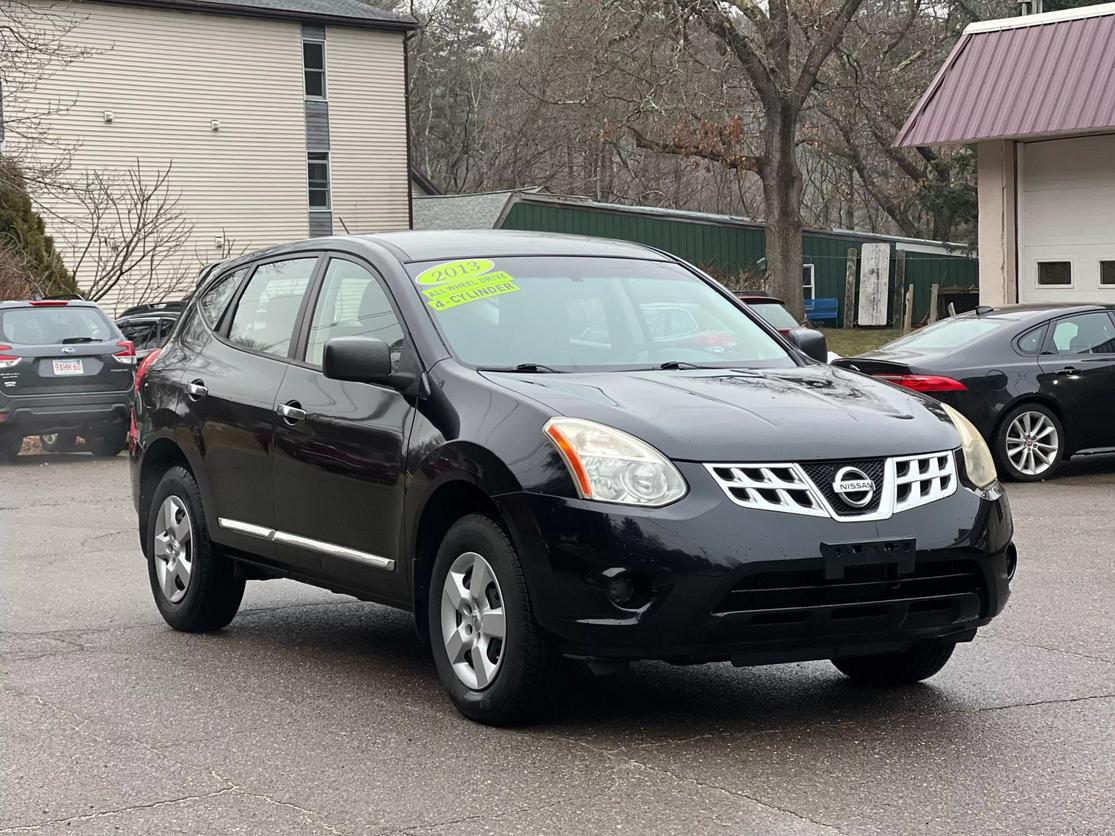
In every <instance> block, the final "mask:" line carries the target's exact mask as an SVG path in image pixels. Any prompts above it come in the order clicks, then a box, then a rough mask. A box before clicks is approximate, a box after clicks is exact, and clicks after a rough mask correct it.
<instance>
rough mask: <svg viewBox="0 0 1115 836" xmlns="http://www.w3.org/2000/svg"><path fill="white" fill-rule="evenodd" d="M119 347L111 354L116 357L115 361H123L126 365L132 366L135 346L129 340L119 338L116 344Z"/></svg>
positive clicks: (134, 358) (134, 362)
mask: <svg viewBox="0 0 1115 836" xmlns="http://www.w3.org/2000/svg"><path fill="white" fill-rule="evenodd" d="M116 347H117V348H118V349H120V350H119V351H117V352H116V353H115V354H113V355H112V356H113V357H115V358H116V362H117V363H123V364H124V365H126V366H134V365H135V364H136V347H135V344H134V343H133V342H132V341H131V340H121V341H120V342H118V343H117V344H116Z"/></svg>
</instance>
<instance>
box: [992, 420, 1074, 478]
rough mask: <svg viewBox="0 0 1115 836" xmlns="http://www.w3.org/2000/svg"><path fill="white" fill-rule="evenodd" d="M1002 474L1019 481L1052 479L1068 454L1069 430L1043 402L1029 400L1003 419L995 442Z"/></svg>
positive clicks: (994, 446) (996, 454)
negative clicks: (1067, 440)
mask: <svg viewBox="0 0 1115 836" xmlns="http://www.w3.org/2000/svg"><path fill="white" fill-rule="evenodd" d="M993 448H994V452H995V458H996V460H997V462H998V465H999V471H1000V473H1001V474H1002V475H1003V476H1005V477H1006V478H1008V479H1012V480H1014V481H1017V482H1036V481H1038V480H1040V479H1048V478H1050V477H1051V476H1053V474H1054V473H1055V472H1056V470H1057V468H1058V467H1059V466H1060V464H1061V460H1062V458H1063V457H1064V448H1065V431H1064V428H1063V427H1062V426H1061V422H1060V421H1059V420H1058V418H1057V416H1056V415H1055V414H1053V412H1051V411H1050V410H1049V409H1047V408H1046V407H1045V406H1042V405H1041V404H1036V403H1027V404H1022V405H1020V406H1018V407H1016V408H1015V409H1013V410H1012V411H1011V412H1010V413H1008V414H1007V416H1006V417H1005V418H1004V419H1003V423H1002V424H1001V425H1000V426H999V430H998V432H997V433H996V436H995V443H994V445H993Z"/></svg>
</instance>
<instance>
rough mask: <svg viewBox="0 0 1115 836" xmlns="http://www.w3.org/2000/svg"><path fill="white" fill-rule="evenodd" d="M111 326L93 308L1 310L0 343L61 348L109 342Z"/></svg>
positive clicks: (45, 307)
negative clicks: (64, 345) (75, 344)
mask: <svg viewBox="0 0 1115 836" xmlns="http://www.w3.org/2000/svg"><path fill="white" fill-rule="evenodd" d="M113 336H115V335H114V334H113V329H112V325H111V324H110V323H109V321H108V319H106V318H105V316H104V314H102V313H101V312H100V311H99V310H97V309H96V308H85V307H69V306H62V305H59V306H53V305H51V306H43V307H37V308H9V309H8V310H6V311H0V342H3V343H8V344H9V345H61V344H64V343H92V342H102V341H103V340H108V339H111V338H112V337H113Z"/></svg>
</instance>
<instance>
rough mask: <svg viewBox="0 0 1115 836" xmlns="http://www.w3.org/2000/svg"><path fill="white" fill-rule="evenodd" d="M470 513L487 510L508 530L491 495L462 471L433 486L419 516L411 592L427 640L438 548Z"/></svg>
mask: <svg viewBox="0 0 1115 836" xmlns="http://www.w3.org/2000/svg"><path fill="white" fill-rule="evenodd" d="M469 514H485V515H487V516H489V517H491V518H492V519H493V520H494V521H495V522H496V524H497V525H499V526H500V527H501V528H503V529H504V530H505V531H506V530H508V523H507V520H506V519H504V516H503V514H502V512H501V511H500V510H499V506H498V505H497V504H496V502H495V500H494V499H493V498H492V497H491V495H489V494H488V492H487V491H485V490H484V489H483V488H481V487H480V486H479V485H478V484H477V483H476V482H474V481H472V480H471V479H469V478H466V477H464V476H460V475H458V476H455V477H451V478H449V479H445V480H442V481H441V482H440V483H439V484H438V485H437V486H436V487H435V488H433V489H432V490H431V491H430V492H429V494H428V495H427V497H426V499H425V502H424V503H423V505H422V508H421V510H420V511H419V512H418V514H417V516H416V520H415V525H414V533H413V537H412V543H413V546H412V548H411V555H410V556H411V560H410V564H411V595H412V603H413V606H414V623H415V628H416V629H417V631H418V637H419V638H420V639H421V640H422V641H423V642H424V643H425V642H428V641H429V628H428V624H427V617H426V616H427V607H428V602H429V594H430V577H431V576H432V575H433V571H434V561H435V560H436V559H437V552H438V548H439V547H440V546H441V541H442V540H443V539H445V535H446V533H447V532H448V531H449V529H450V528H451V527H452V526H453V524H454V523H455V522H457V520H459V519H462V518H463V517H467V516H468V515H469Z"/></svg>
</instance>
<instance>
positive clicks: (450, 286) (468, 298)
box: [414, 258, 521, 311]
mask: <svg viewBox="0 0 1115 836" xmlns="http://www.w3.org/2000/svg"><path fill="white" fill-rule="evenodd" d="M495 266H496V265H495V262H493V261H490V260H489V259H486V258H471V259H462V260H460V261H449V262H446V263H445V264H438V265H437V266H435V267H430V268H428V269H426V270H423V271H422V272H421V273H419V274H418V275H417V276H416V277H415V279H414V280H415V282H417V283H418V284H420V285H428V286H427V287H423V289H422V295H423V296H425V297H426V304H427V305H429V306H430V307H431V308H433V309H434V310H435V311H447V310H449V309H450V308H455V307H457V306H458V305H464V304H467V303H468V302H477V301H479V300H481V299H490V298H491V297H493V296H502V295H503V294H505V293H514V292H515V291H517V290H520V289H521V288H520V287H519V286H518V285H517V284H515V279H514V277H513V276H511V275H510V274H509V273H506V272H504V271H503V270H496V269H495Z"/></svg>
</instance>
